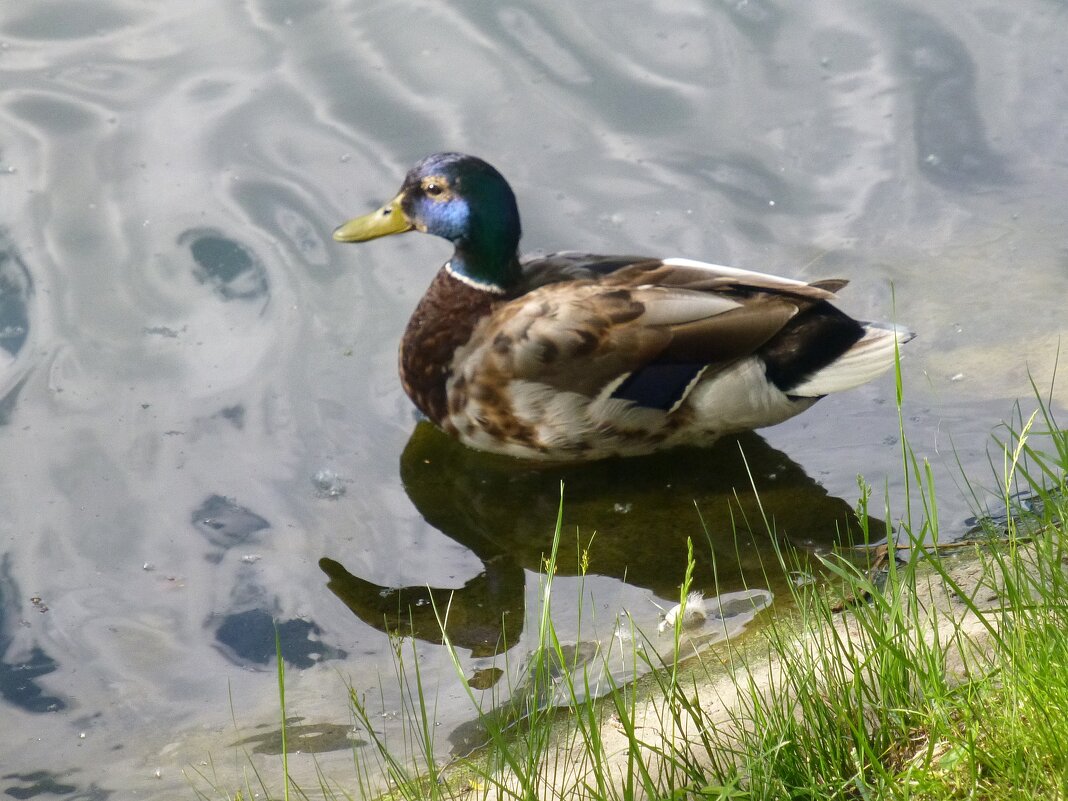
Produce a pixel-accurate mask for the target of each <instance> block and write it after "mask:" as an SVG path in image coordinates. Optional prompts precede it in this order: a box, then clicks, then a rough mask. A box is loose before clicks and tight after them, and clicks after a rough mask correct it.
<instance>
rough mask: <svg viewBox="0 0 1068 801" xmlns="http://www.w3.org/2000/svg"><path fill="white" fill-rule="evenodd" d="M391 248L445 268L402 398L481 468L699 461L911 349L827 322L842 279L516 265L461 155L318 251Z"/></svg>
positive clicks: (892, 331)
mask: <svg viewBox="0 0 1068 801" xmlns="http://www.w3.org/2000/svg"><path fill="white" fill-rule="evenodd" d="M408 231H420V232H423V233H427V234H433V235H435V236H439V237H443V238H444V239H446V240H448V241H449V242H451V243H452V244H453V247H454V251H453V253H452V256H451V257H450V258H449V259H448V261H446V262H445V263H444V265H442V267H441V268H440V269H439V270H438V272H437V274H436V275H435V276H434V278H433V280H432V281H431V282H430V285H429V287H428V288H427V290H426V292H425V294H424V295H423V297H422V299H421V300H420V301H419V302H418V304H417V306H416V308H415V311H414V312H413V313H412V315H411V318H410V320H409V321H408V325H407V328H406V329H405V331H404V334H403V336H402V338H401V343H400V348H399V370H400V379H401V384H402V386H403V388H404V391H405V392H406V393H407V395H408V397H409V398H411V400H412V402H413V403H414V404H415V406H416V407H417V408H418V409H419V410H420V411H421V412H422V413H423V414H424V415H425V416H426V417H427V418H428V419H429V420H430V421H431V422H433V423H434V424H435V425H436V426H438V427H439V428H441V429H442V430H443V431H445V432H446V433H448V434H450V435H451V436H453V437H455V438H456V439H458V440H459V441H460V442H462V443H463V444H464V445H467V446H469V447H471V448H474V449H476V450H480V451H489V452H493V453H498V454H505V455H509V456H513V457H518V458H521V459H528V460H541V461H553V462H575V461H587V460H595V459H604V458H608V457H617V456H619V457H628V456H638V455H643V454H649V453H652V452H654V451H659V450H662V449H666V448H672V447H676V446H682V445H689V446H693V445H696V446H707V445H710V444H712V443H713V442H715V441H716V440H717V439H719V438H720V437H722V436H724V435H727V434H733V433H739V432H742V431H747V430H751V429H756V428H762V427H765V426H771V425H775V424H778V423H781V422H783V421H785V420H788V419H790V418H791V417H794V416H795V415H797V414H800V413H801V412H803V411H805V410H807V409H809V408H810V407H811V406H812V405H813V404H815V403H816V402H817V401H818V400H819V399H820V398H822V397H824V396H826V395H829V394H831V393H834V392H841V391H844V390H848V389H851V388H853V387H857V386H859V385H861V384H864V383H866V382H868V381H871V380H872V379H874V378H876V377H877V376H879V375H880V374H882V373H884V372H886V371H888V370H889V369H890V368H891V367H893V366H894V364H895V363H896V360H897V358H898V354H899V350H898V347H899V345H900V344H901V343H903V342H905V341H907V340H908V339H910V338H911V336H912V335H911V333H910V332H908V331H907V330H906V329H904V328H901V327H900V326H898V325H894V324H889V323H873V322H862V321H858V320H855V319H853V318H852V317H850V316H849V315H847V314H846V313H845V312H843V311H841V310H840V309H838V307H837V306H836V305H834V303H833V301H835V300H836V293H837V292H838V291H839V290H840V289H842V287H844V286H845V285H846V283H847V282H846V281H845V280H842V279H824V280H818V281H811V282H806V281H801V280H798V279H794V278H784V277H780V276H776V275H771V274H767V273H761V272H753V271H750V270H746V269H741V268H737V267H726V266H722V265H717V264H710V263H706V262H701V261H696V260H692V259H686V258H664V259H660V258H652V257H647V256H625V255H594V254H588V253H581V252H576V251H562V252H554V253H548V254H540V255H539V254H534V255H530V256H526V257H522V258H521V257H520V256H519V240H520V235H521V226H520V219H519V210H518V205H517V201H516V197H515V194H514V192H513V191H512V188H511V187H510V186H509V184H508V181H507V180H505V178H504V176H503V175H502V174H501V173H500V172H499V171H498V170H497V169H496V168H494V167H493V166H491V165H490V164H488V163H487V162H485V161H483V160H482V159H480V158H477V157H475V156H470V155H465V154H462V153H452V152H447V153H435V154H432V155H430V156H427V157H426V158H424V159H422V160H421V161H419V162H418V163H417V164H416V165H415V166H414V167H412V169H411V170H410V171H409V172H408V174H407V175H406V176H405V178H404V182H403V184H402V185H401V188H400V191H399V192H397V194H396V195H395V196H394V197H393V199H392V200H390V201H389V202H387V203H386V204H385V205H383V206H382V207H381V208H379V209H377V210H376V211H373V212H371V213H369V214H365V215H363V216H361V217H357V218H355V219H352V220H350V221H348V222H345V223H343V224H342V225H340V226H338V227H337V229H336V230H335V231H334V232H333V238H334V239H335V240H336V241H338V242H345V243H352V242H366V241H368V240H372V239H376V238H378V237H383V236H390V235H393V234H400V233H405V232H408Z"/></svg>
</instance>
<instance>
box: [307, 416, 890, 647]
mask: <svg viewBox="0 0 1068 801" xmlns="http://www.w3.org/2000/svg"><path fill="white" fill-rule="evenodd" d="M400 473H401V481H402V482H403V484H404V488H405V491H406V492H407V493H408V497H409V498H410V499H411V501H412V503H413V504H414V505H415V507H416V508H417V509H418V510H419V512H420V514H421V515H422V516H423V518H424V519H425V520H426V521H427V523H429V524H430V525H431V526H433V527H434V528H436V529H438V530H439V531H441V532H442V533H444V534H446V535H448V536H449V537H451V538H452V539H453V540H455V541H456V542H458V543H460V544H461V545H463V546H464V547H465V548H467V549H469V550H470V551H471V552H472V553H473V554H474V555H475V556H477V557H478V559H479V560H480V561H481V563H482V565H483V572H481V573H480V574H479V575H477V576H476V577H474V578H472V579H471V580H469V581H468V582H467V583H466V584H464V585H463V586H462V587H461V588H459V589H449V588H440V587H432V586H426V585H418V586H408V587H386V586H382V585H380V584H378V583H376V582H375V581H374V577H362V576H358V575H355V574H354V573H353V572H351V571H349V570H347V569H346V568H345V566H344V562H345V555H344V554H337V555H336V557H335V556H329V557H325V558H323V559H322V560H321V561H320V567H321V568H322V570H323V571H324V572H325V573H326V575H327V576H328V577H329V585H328V586H329V587H330V589H331V590H332V591H333V592H334V593H335V594H336V595H337V596H338V598H340V599H341V600H342V601H344V603H345V604H346V605H347V606H348V607H349V608H350V609H351V610H352V611H353V613H354V614H356V615H357V617H359V618H360V619H361V620H363V621H364V622H365V623H367V624H368V625H370V626H372V627H374V628H376V629H378V630H380V631H384V632H390V633H401V634H409V633H410V634H412V635H413V636H415V637H417V638H419V639H423V640H427V641H431V642H440V641H441V632H440V629H439V626H438V622H437V616H436V615H437V614H440V612H441V610H443V609H445V607H446V606H447V605H448V606H449V610H450V611H449V625H448V634H449V637H450V638H451V640H452V642H453V643H454V644H455V645H457V646H460V647H462V648H466V649H470V651H471V652H472V656H475V657H480V656H490V655H493V654H495V653H498V652H500V651H501V650H503V649H504V648H506V647H508V646H509V645H510V644H514V643H516V642H518V641H519V637H520V635H521V634H522V627H523V625H524V623H523V621H524V617H525V610H524V597H525V595H524V590H525V571H532V572H538V571H540V570H542V569H543V559H544V557H545V555H546V554H547V553H548V552H549V550H550V549H551V546H552V540H553V526H552V521H554V520H555V519H556V514H557V509H558V505H559V502H560V491H561V490H560V487H561V483H562V484H563V486H564V488H565V490H564V495H565V502H564V514H563V537H562V547H561V556H560V559H559V562H558V571H559V573H560V574H561V575H575V574H577V573H578V572H579V570H580V568H579V561H580V558H581V557H579V556H576V555H578V554H581V553H583V552H585V554H586V556H587V557H588V568H587V571H588V573H589V574H593V575H600V576H608V577H613V578H616V579H619V580H623V579H625V580H626V582H627V584H628V585H630V586H632V587H640V588H645V589H647V590H649V591H651V592H652V593H653V594H654V595H657V596H659V597H661V598H671V597H673V596H677V594H678V584H679V580H680V578H681V576H682V571H683V568H684V566H685V561H686V550H687V539H688V538H692V539H695V540H701V539H702V538H704V539H705V541H704V542H700V541H698V542H697V543H696V548H695V549H696V551H697V554H698V561H699V563H701V564H702V566H703V568H704V569H701V570H699V571H698V577H697V581H696V584H695V587H694V588H695V589H700V590H704V591H705V592H706V593H707V594H709V595H712V594H714V593H717V592H719V593H726V592H730V591H733V590H739V589H742V588H744V587H748V586H767V583H768V581H769V578H771V577H773V576H774V574H775V572H776V571H775V569H774V565H775V564H776V557H775V554H774V547H775V543H774V542H773V539H774V538H778V539H779V540H780V541H782V542H788V543H790V544H793V545H795V546H798V547H800V548H802V549H808V550H812V549H822V548H827V547H829V546H830V545H832V544H833V543H835V542H840V541H843V540H844V539H846V538H847V537H849V536H852V535H853V534H856V533H857V532H856V531H855V529H856V522H855V516H854V513H853V510H852V509H851V507H850V506H849V504H847V503H846V502H845V501H844V500H842V499H841V498H836V497H833V496H830V495H829V494H828V493H827V492H826V491H825V490H824V489H823V487H821V486H820V485H819V484H818V483H817V482H815V481H813V480H812V479H811V478H809V477H808V476H807V475H806V474H805V472H804V470H803V469H802V468H801V467H800V466H799V465H798V464H796V463H795V462H793V461H791V460H790V458H789V457H787V456H786V455H785V454H783V453H781V452H780V451H777V450H775V449H774V448H772V447H770V446H769V445H768V444H767V442H765V441H764V439H762V438H761V437H760V436H759V435H757V434H746V435H743V436H740V437H729V438H725V439H724V440H721V441H720V442H719V443H718V444H717V445H716V446H714V447H713V448H710V449H706V450H697V449H692V450H691V449H680V450H675V451H671V452H668V453H662V454H654V455H651V456H648V457H643V458H638V459H629V460H606V461H603V462H598V463H594V464H590V465H582V466H573V467H569V466H560V467H556V468H543V467H540V468H536V467H531V466H530V465H529V464H527V463H523V462H519V461H516V460H513V459H508V458H506V457H498V456H493V455H489V454H484V453H478V452H476V451H473V450H471V449H469V448H465V447H463V446H461V445H459V444H457V443H456V442H454V441H453V440H451V439H450V438H448V437H447V436H445V435H444V434H442V433H441V432H440V431H438V430H437V429H436V428H434V427H433V426H431V425H430V424H429V423H425V422H424V423H420V424H419V425H418V426H417V427H416V429H415V432H414V433H413V434H412V437H411V439H410V440H409V442H408V445H407V447H406V448H405V450H404V453H403V455H402V456H401V464H400ZM752 487H755V488H756V490H757V492H756V493H754V492H753V489H752ZM695 507H696V508H695ZM765 519H766V520H767V521H768V525H770V527H771V529H772V531H773V532H774V537H773V536H771V535H769V533H768V527H767V526H766V525H765V522H764V521H765ZM702 530H703V532H702ZM595 532H596V534H595ZM736 532H737V533H736ZM870 536H872V537H875V538H878V537H882V536H884V528H883V526H882V524H881V523H879V522H878V521H873V524H872V527H871V529H870ZM398 558H403V554H398ZM712 562H714V564H715V569H714V570H713V569H712V568H711V564H710V563H712ZM772 581H773V582H774V578H772ZM435 610H437V611H435Z"/></svg>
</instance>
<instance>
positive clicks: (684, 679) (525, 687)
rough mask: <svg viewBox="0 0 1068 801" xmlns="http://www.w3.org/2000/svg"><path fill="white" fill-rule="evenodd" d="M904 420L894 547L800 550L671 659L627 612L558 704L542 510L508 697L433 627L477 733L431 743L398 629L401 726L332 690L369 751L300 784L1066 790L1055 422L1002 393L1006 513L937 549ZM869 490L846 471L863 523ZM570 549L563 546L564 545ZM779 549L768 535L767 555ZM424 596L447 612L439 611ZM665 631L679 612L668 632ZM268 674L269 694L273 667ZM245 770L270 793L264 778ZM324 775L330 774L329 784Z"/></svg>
mask: <svg viewBox="0 0 1068 801" xmlns="http://www.w3.org/2000/svg"><path fill="white" fill-rule="evenodd" d="M1036 396H1037V393H1036ZM900 408H901V407H900V403H899V409H900ZM904 434H905V432H904V425H903V424H902V438H901V441H902V448H901V458H902V469H903V471H904V473H905V476H906V478H907V485H908V487H907V490H908V491H907V492H906V497H905V498H904V499H903V500H902V501H901V502H902V503H903V505H904V513H903V514H901V515H900V516H898V517H896V518H895V516H894V514H893V509H891V508H890V505H889V501H888V502H887V507H886V508H885V509H883V510H880V513H881V514H882V515H883V516H884V517H885V519H887V520H895V521H896V527H897V537H898V543H899V546H900V547H898V548H897V549H896V554H895V553H893V551H892V552H891V554H890V558H889V559H888V560H887V561H886V562H885V565H884V566H882V567H877V566H876V565H874V564H873V562H874V560H875V559H876V557H877V556H878V552H877V551H876V550H875V549H872V548H860V549H850V548H848V547H844V548H843V550H842V552H841V553H839V554H835V555H831V556H825V557H818V559H819V562H820V565H819V566H820V578H819V580H818V581H816V582H813V583H809V584H804V585H802V586H800V587H796V588H795V589H794V590H793V593H794V598H793V601H794V606H793V608H792V611H791V610H790V608H789V607H786V609H785V611H784V610H783V609H782V607H780V606H777V610H779V611H778V612H777V614H776V616H775V618H773V619H772V620H771V621H770V622H766V623H765V625H763V626H762V627H760V628H759V630H758V631H755V632H753V633H750V634H747V635H746V636H745V637H743V638H740V639H739V640H737V641H735V640H731V639H729V638H728V639H727V640H726V641H725V642H722V643H720V644H718V645H715V646H713V647H712V648H711V649H710V650H708V651H706V652H704V653H703V654H701V655H699V656H697V657H695V658H690V659H689V660H687V661H685V662H683V661H682V659H681V657H680V656H679V653H680V649H679V648H678V647H676V649H675V654H676V656H675V657H674V658H668V659H663V660H661V659H659V658H657V657H655V653H656V651H655V650H654V649H652V648H641V647H639V646H640V645H641V644H642V637H643V636H644V635H643V634H642V633H641V632H637V631H635V632H632V634H633V642H634V644H635V645H634V646H633V647H632V648H631V649H630V650H629V651H628V652H625V653H623V652H620V650H619V649H618V644H616V645H615V646H614V650H613V649H612V648H610V649H609V650H608V652H606V653H605V654H604V656H603V658H605V659H609V658H612V659H616V660H618V659H620V658H627V659H630V660H632V661H633V664H634V666H635V668H637V667H653V668H655V670H654V671H653V672H652V673H651V674H649V675H648V676H647V677H646V678H645V679H643V680H642V681H639V682H637V683H628V684H626V685H624V686H615V687H613V688H612V690H611V691H610V692H609V693H608V694H607V695H605V696H603V697H601V698H599V699H597V700H593V701H585V702H582V703H579V702H577V701H573V702H572V703H570V704H566V705H565V706H564V708H563V709H554V708H548V707H547V706H546V704H545V702H544V701H545V699H546V698H547V697H548V696H549V695H550V694H551V693H555V694H556V695H557V696H559V695H560V694H561V692H563V694H564V695H565V696H567V697H570V698H571V699H577V698H585V697H588V696H589V695H590V687H589V686H588V683H589V681H590V674H589V673H588V672H586V671H584V670H583V669H582V668H581V666H580V665H579V664H578V663H577V662H575V660H576V658H577V657H576V655H575V654H574V652H573V651H572V650H569V649H568V648H567V647H565V646H564V645H563V644H561V642H560V639H559V637H558V636H557V632H556V629H555V627H554V625H553V619H552V601H553V591H554V587H553V579H554V576H555V573H556V566H557V564H558V562H557V560H558V559H559V558H560V554H559V541H560V527H561V517H559V516H558V518H557V521H556V538H555V541H554V546H553V549H552V551H551V552H550V553H549V554H548V555H547V556H546V559H545V564H544V571H543V574H544V578H543V584H542V592H541V595H542V598H541V600H542V607H541V609H542V613H541V617H540V621H539V629H538V643H539V646H538V648H537V649H536V651H535V654H534V656H533V658H532V661H531V662H530V664H529V666H528V667H527V669H526V671H525V677H526V678H525V680H524V681H523V682H522V683H521V684H520V686H515V687H511V688H510V690H511V697H510V698H509V700H508V701H507V702H506V703H501V704H494V705H491V706H495V707H497V708H495V709H492V710H491V711H483V709H482V707H481V706H480V704H479V701H478V698H477V697H476V694H475V692H474V691H473V690H472V689H471V688H470V687H469V685H468V684H467V681H466V677H465V676H464V672H463V669H462V666H461V663H460V660H459V657H458V655H457V653H456V650H455V649H454V648H453V646H452V645H451V643H449V641H448V637H447V635H443V636H444V642H445V646H446V647H447V648H448V649H449V652H450V653H451V654H452V656H453V664H454V666H455V674H456V675H455V681H457V682H459V683H460V686H462V687H464V688H466V691H467V693H468V695H469V698H470V702H471V707H472V710H473V712H474V713H475V714H477V715H478V716H479V719H480V723H481V725H482V729H483V731H484V733H485V741H486V745H485V746H484V747H483V748H481V749H479V750H477V751H476V752H475V753H473V754H471V755H469V756H467V757H464V758H462V759H458V760H452V761H447V760H446V757H445V755H442V754H438V753H436V751H435V738H434V728H435V726H434V723H435V710H434V704H433V699H432V698H430V697H429V696H428V693H427V689H426V686H425V684H424V681H423V676H422V675H421V673H420V671H419V663H418V661H417V660H416V659H414V658H412V659H410V660H408V659H406V656H407V654H406V650H405V648H406V647H411V646H410V644H408V645H407V646H406V644H405V643H404V642H403V641H400V642H398V644H397V649H396V651H395V654H396V662H395V664H396V668H397V670H396V680H397V681H398V682H400V685H401V686H402V687H403V688H404V691H405V692H404V698H405V703H404V710H403V712H404V715H405V718H406V721H407V730H406V735H405V736H404V738H403V742H400V743H395V742H386V741H385V740H384V739H383V738H382V737H381V736H380V735H379V734H377V733H376V727H375V721H374V717H373V715H372V714H371V712H370V711H369V706H368V702H367V699H364V698H361V697H358V696H357V695H356V694H355V693H350V702H351V705H352V708H353V710H354V718H355V722H356V726H357V728H358V729H359V730H360V734H361V736H362V737H364V738H365V739H367V740H369V741H370V743H371V746H372V747H371V749H370V750H369V751H370V755H368V750H367V749H364V750H362V751H361V752H360V754H358V755H357V759H356V766H357V778H356V779H355V780H354V781H353V782H352V783H351V784H350V785H349V790H348V791H346V792H341V791H337V790H334V789H328V783H327V782H325V781H322V782H321V783H320V787H319V788H316V792H315V793H314V796H315V797H328V798H334V797H346V798H366V797H372V796H374V795H376V794H379V793H383V792H385V791H386V790H388V792H387V793H386V794H387V795H389V796H391V797H394V798H399V799H498V798H500V799H517V800H518V799H553V798H559V799H572V798H578V797H581V798H591V799H633V798H656V799H684V798H685V799H754V800H755V799H931V800H932V801H941V800H942V799H1032V798H1041V799H1068V573H1066V564H1068V540H1066V532H1065V527H1064V521H1065V520H1066V519H1068V486H1066V478H1065V477H1066V475H1068V431H1065V430H1062V429H1061V428H1060V427H1059V426H1058V424H1057V421H1056V420H1055V419H1054V416H1053V413H1052V411H1051V404H1050V403H1049V401H1048V399H1043V398H1039V404H1038V409H1037V411H1035V412H1034V413H1033V414H1030V415H1028V416H1026V417H1025V415H1024V414H1023V413H1022V412H1020V411H1017V413H1016V416H1015V417H1014V419H1013V421H1012V422H1011V423H1010V424H1006V425H1005V426H1004V427H1003V429H1002V430H1000V431H999V432H998V434H997V435H996V437H995V442H996V449H997V450H996V452H997V454H998V456H997V459H996V460H995V462H994V464H993V465H992V466H993V467H995V471H994V478H993V479H992V483H993V485H994V486H995V487H996V493H997V495H1000V497H1001V502H1002V504H1003V506H1004V507H1005V510H1006V513H1005V514H1004V515H1001V516H997V515H992V516H988V517H985V518H983V519H982V520H981V521H980V522H981V524H980V525H979V526H977V528H976V530H975V532H974V535H973V536H972V537H971V540H970V541H969V542H967V543H964V544H960V543H957V544H956V545H955V546H954V547H951V548H943V547H941V546H940V545H939V535H940V530H939V519H938V505H937V492H936V488H935V485H934V480H933V474H932V471H931V470H930V468H929V465H927V464H926V463H925V462H924V461H922V460H921V459H919V458H917V456H916V454H915V453H914V452H913V451H912V449H911V448H910V447H909V445H908V440H907V437H905V436H904ZM871 496H872V492H871V489H870V488H869V487H867V486H865V485H864V484H863V483H862V484H861V499H860V503H859V505H858V509H857V514H858V518H859V521H860V530H861V531H862V532H863V531H866V530H867V527H866V522H867V515H868V506H869V503H870V500H871ZM975 496H976V503H977V505H978V502H979V492H978V490H975ZM1022 499H1027V504H1026V508H1020V505H1021V500H1022ZM562 503H563V501H562ZM562 508H563V507H562V505H561V509H562ZM860 545H861V546H864V545H866V543H860ZM858 554H859V556H858ZM895 555H896V557H897V558H894V556H895ZM576 559H577V560H578V562H579V565H580V566H581V565H582V560H583V554H582V553H581V552H580V553H579V554H576ZM702 559H703V557H702V556H701V555H700V554H698V555H696V556H695V554H694V551H693V549H691V553H690V559H689V562H688V564H687V565H685V566H680V567H684V570H680V572H681V573H682V574H683V576H682V578H683V580H682V583H681V586H680V603H681V604H685V603H686V602H687V601H686V599H687V593H688V591H689V583H690V579H691V577H692V574H693V571H694V569H695V565H697V564H698V562H700V561H702ZM706 567H707V565H702V569H704V568H706ZM714 567H715V566H714V564H713V565H711V568H712V569H713V570H714ZM795 567H796V565H794V564H793V563H792V556H791V554H790V553H787V552H781V553H780V563H779V564H778V565H772V566H769V568H768V569H769V570H783V571H790V570H792V569H794V568H795ZM567 600H572V599H567ZM436 611H437V614H438V620H439V623H440V625H441V629H442V631H443V632H446V631H447V622H448V615H449V610H448V608H439V609H437V610H436ZM681 618H682V616H681V615H680V616H679V620H680V621H681ZM681 641H682V630H681V622H679V623H676V627H675V643H676V646H678V645H679V644H680V642H681ZM412 656H413V657H414V650H413V651H412ZM653 660H656V661H655V664H644V665H642V664H640V663H642V662H643V661H644V662H645V663H650V662H652V661H653ZM561 666H566V667H570V668H571V669H569V670H561V669H560V668H561ZM635 672H640V671H637V670H636V671H635ZM507 674H508V675H510V676H511V675H515V671H513V670H508V671H507ZM279 681H280V685H279V687H280V690H279V692H280V698H281V699H282V702H283V704H284V682H283V674H282V673H281V672H280V674H279ZM284 714H285V712H284V706H283V718H284ZM281 767H282V771H283V776H287V775H288V773H287V768H286V766H285V764H284V762H283V765H282V766H281ZM383 776H384V777H385V778H386V780H387V781H388V787H386V786H384V785H383V784H382V783H381V777H383ZM257 782H258V784H259V786H260V788H262V789H263V792H262V794H261V797H267V796H268V794H267V792H266V789H265V787H264V783H263V781H262V777H260V776H258V775H257ZM339 782H340V780H339V779H338V778H337V777H333V780H332V782H330V783H329V787H330V788H334V787H337V786H338V784H339ZM341 783H343V782H341ZM282 785H283V788H284V790H283V792H284V794H285V797H286V798H288V793H289V792H290V791H291V790H292V792H294V795H295V797H312V795H313V794H312V793H311V792H305V791H302V790H299V788H296V787H291V785H290V783H289V782H288V781H285V782H282ZM223 795H225V793H223ZM226 797H227V798H231V797H234V798H236V797H238V796H229V795H226Z"/></svg>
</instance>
